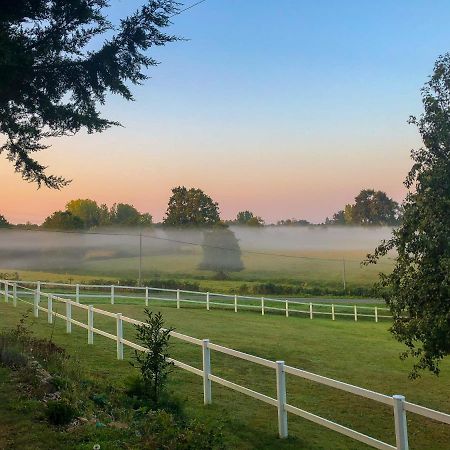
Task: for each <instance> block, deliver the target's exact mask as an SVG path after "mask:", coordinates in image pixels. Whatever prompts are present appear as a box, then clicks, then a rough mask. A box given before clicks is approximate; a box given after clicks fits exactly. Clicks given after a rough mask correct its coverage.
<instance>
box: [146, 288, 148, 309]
mask: <svg viewBox="0 0 450 450" xmlns="http://www.w3.org/2000/svg"><path fill="white" fill-rule="evenodd" d="M145 306H148V287H146V288H145Z"/></svg>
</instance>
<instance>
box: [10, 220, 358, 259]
mask: <svg viewBox="0 0 450 450" xmlns="http://www.w3.org/2000/svg"><path fill="white" fill-rule="evenodd" d="M5 231H19V232H21V231H28V232H41V233H60V234H76V235H83V236H128V237H140V236H142V237H143V238H147V239H154V240H158V241H166V242H174V243H177V244H184V245H192V246H198V247H208V248H215V249H218V250H225V251H229V252H240V253H245V254H250V255H258V256H270V257H278V258H291V259H304V260H311V261H330V262H339V263H341V262H342V259H338V258H317V257H314V256H301V255H286V254H283V253H269V252H258V251H252V250H240V249H239V250H238V249H234V248H228V247H222V246H219V245H210V244H203V243H200V242H191V241H183V240H180V239H171V238H164V237H161V236H151V235H148V234H142V235H141V234H132V233H102V232H98V231H88V232H82V231H75V230H43V229H34V230H33V229H11V228H9V229H5ZM345 261H346V262H357V263H360V262H361V261H360V260H357V259H346V260H345Z"/></svg>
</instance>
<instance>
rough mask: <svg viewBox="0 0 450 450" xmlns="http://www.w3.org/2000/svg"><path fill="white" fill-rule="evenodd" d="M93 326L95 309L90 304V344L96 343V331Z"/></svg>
mask: <svg viewBox="0 0 450 450" xmlns="http://www.w3.org/2000/svg"><path fill="white" fill-rule="evenodd" d="M93 328H94V311H93V306H92V305H89V306H88V344H93V343H94V332H93V330H92V329H93Z"/></svg>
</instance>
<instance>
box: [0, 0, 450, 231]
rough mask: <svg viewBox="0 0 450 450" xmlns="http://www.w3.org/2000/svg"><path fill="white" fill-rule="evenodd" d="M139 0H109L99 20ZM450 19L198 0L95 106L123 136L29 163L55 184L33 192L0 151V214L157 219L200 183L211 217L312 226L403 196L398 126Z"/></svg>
mask: <svg viewBox="0 0 450 450" xmlns="http://www.w3.org/2000/svg"><path fill="white" fill-rule="evenodd" d="M141 2H142V0H141V1H138V0H115V1H114V0H113V1H112V2H111V3H113V4H114V5H113V6H112V7H111V17H112V19H113V20H115V21H117V20H118V18H119V17H121V16H124V15H126V14H128V13H130V12H132V11H133V10H134V9H135V8H136V7H137V6H138V5H139V4H140V3H141ZM193 3H195V1H194V0H193V1H191V2H185V6H189V5H191V4H193ZM449 18H450V3H449V2H448V1H440V0H433V2H429V1H425V0H423V1H417V0H396V1H395V2H393V1H391V0H379V1H377V2H373V1H369V0H359V1H351V0H342V1H339V2H338V1H332V0H316V1H314V2H311V1H304V0H279V1H277V2H274V1H268V0H245V1H243V0H240V1H239V0H206V1H205V2H203V3H201V4H199V5H197V6H195V7H194V8H192V9H190V10H188V11H186V12H184V13H182V14H180V15H178V16H175V17H174V18H173V19H172V21H173V26H172V27H171V28H170V29H169V30H168V31H170V32H172V33H174V34H177V35H179V36H182V37H184V38H186V40H184V41H180V42H176V43H171V44H168V45H166V46H164V47H161V48H158V49H155V50H151V51H150V52H149V54H150V55H151V56H153V57H155V58H156V59H157V60H158V61H159V62H160V65H158V66H157V67H155V68H152V69H150V70H149V71H148V74H149V75H150V76H151V78H150V79H149V80H147V81H146V82H145V84H144V85H142V86H135V87H133V88H132V91H133V94H134V96H135V101H134V102H127V101H125V100H124V99H121V98H117V97H110V98H109V99H108V102H107V104H106V105H105V106H104V107H102V111H103V114H104V115H105V116H106V117H108V118H110V119H113V120H118V121H120V122H121V123H122V125H123V127H116V128H112V129H109V130H107V131H106V132H104V133H101V134H96V135H87V134H85V133H80V134H78V135H76V136H73V137H65V138H59V139H54V140H52V141H51V144H52V147H51V149H49V150H45V151H42V152H40V153H39V154H37V155H36V156H37V157H38V160H39V161H40V162H41V163H44V164H45V165H48V166H49V171H50V172H51V173H56V174H58V175H62V176H64V177H66V178H69V179H72V180H73V181H72V183H71V184H70V185H69V186H68V187H66V188H64V189H62V190H61V191H52V190H49V189H47V188H41V189H39V190H38V189H37V188H36V186H35V185H32V184H28V183H26V182H24V181H22V179H21V178H20V175H18V174H15V173H14V172H13V169H12V166H11V165H10V164H9V163H8V162H7V161H6V160H5V158H4V155H0V180H1V189H0V214H2V215H4V216H5V217H6V218H7V219H8V220H10V221H11V222H13V223H23V222H26V221H28V220H29V221H32V222H35V223H41V222H42V221H43V219H44V218H45V217H46V216H47V215H49V214H50V213H51V212H53V211H55V210H62V209H64V207H65V204H66V203H67V202H68V201H69V200H71V199H74V198H92V199H94V200H96V201H97V202H98V203H106V204H108V205H109V206H111V205H112V204H113V203H115V202H122V203H131V204H133V205H134V206H136V207H137V208H138V209H139V210H140V211H142V212H150V213H151V214H152V215H153V217H154V219H155V220H156V221H159V220H161V219H162V218H163V217H164V213H165V210H166V207H167V202H168V199H169V197H170V194H171V189H172V188H173V187H175V186H179V185H184V186H187V187H198V188H201V189H203V190H204V191H205V192H206V193H207V194H208V195H210V196H211V197H212V198H213V199H214V200H215V201H217V202H218V203H219V206H220V210H221V215H222V218H224V219H231V218H234V217H235V216H236V214H237V212H238V211H241V210H245V209H249V210H251V211H253V212H254V213H255V214H257V215H259V216H261V217H263V218H264V219H265V220H266V221H267V222H276V221H277V220H279V219H287V218H294V217H295V218H298V219H307V220H310V221H312V222H322V221H323V220H325V217H327V216H328V217H330V216H332V215H333V213H334V212H336V211H338V210H339V209H342V208H343V206H344V205H345V204H346V203H350V202H351V201H352V200H353V198H354V197H355V196H356V195H357V194H358V192H359V191H360V190H361V189H363V188H374V189H381V190H383V191H385V192H387V193H388V195H389V196H391V197H393V198H394V199H395V200H397V201H401V200H402V199H403V197H404V195H405V189H404V186H403V180H404V178H405V175H406V173H407V171H408V169H409V168H410V166H411V160H410V150H411V149H412V148H414V147H418V146H420V143H421V142H420V137H419V135H418V133H417V130H416V129H415V128H414V127H413V126H411V125H408V124H407V120H408V117H409V116H410V115H418V114H420V112H421V98H420V89H421V87H422V86H423V84H424V82H425V81H426V80H427V77H428V76H429V75H430V74H431V72H432V69H433V64H434V61H435V60H436V58H437V57H438V56H439V55H440V54H442V53H444V52H446V51H448V50H450V27H448V23H449Z"/></svg>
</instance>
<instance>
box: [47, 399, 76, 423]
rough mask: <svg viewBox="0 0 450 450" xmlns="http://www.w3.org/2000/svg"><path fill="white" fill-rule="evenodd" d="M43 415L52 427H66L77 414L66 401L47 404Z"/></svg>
mask: <svg viewBox="0 0 450 450" xmlns="http://www.w3.org/2000/svg"><path fill="white" fill-rule="evenodd" d="M45 415H46V417H47V420H48V421H49V422H50V423H51V424H52V425H67V424H69V423H70V422H71V421H72V420H73V419H74V418H75V417H76V415H77V413H76V411H75V408H73V407H72V405H71V404H70V403H69V402H67V401H66V400H54V401H49V402H48V403H47V409H46V410H45Z"/></svg>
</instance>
